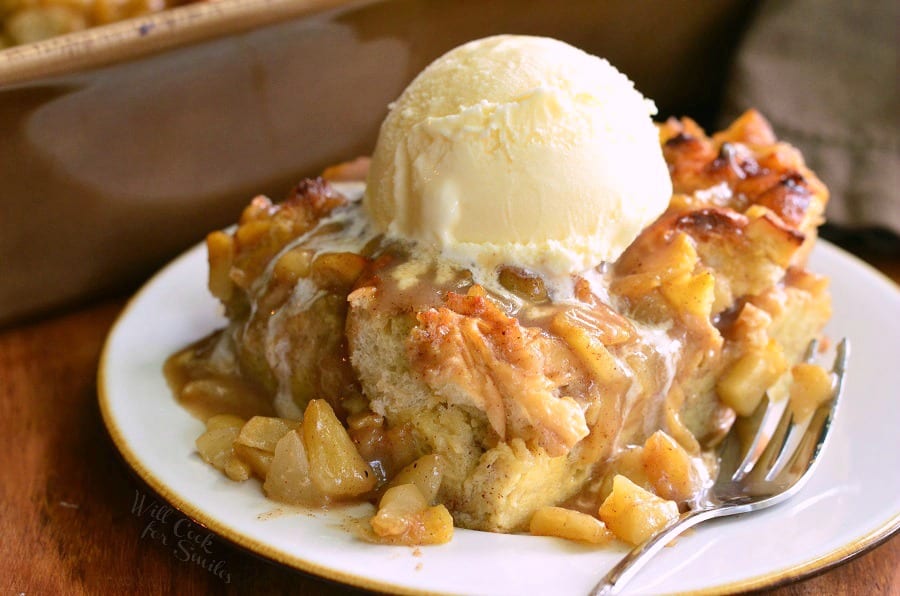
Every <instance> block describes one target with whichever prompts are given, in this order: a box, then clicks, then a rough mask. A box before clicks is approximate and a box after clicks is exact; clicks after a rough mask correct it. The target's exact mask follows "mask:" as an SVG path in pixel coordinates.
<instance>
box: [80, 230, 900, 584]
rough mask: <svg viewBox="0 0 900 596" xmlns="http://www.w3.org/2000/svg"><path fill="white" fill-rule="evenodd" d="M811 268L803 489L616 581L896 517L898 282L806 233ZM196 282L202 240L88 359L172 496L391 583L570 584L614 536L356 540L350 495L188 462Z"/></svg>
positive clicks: (788, 567)
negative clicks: (814, 435)
mask: <svg viewBox="0 0 900 596" xmlns="http://www.w3.org/2000/svg"><path fill="white" fill-rule="evenodd" d="M811 269H813V270H814V271H818V272H821V273H824V274H826V275H829V276H830V277H831V279H832V294H833V296H834V312H835V315H834V320H833V321H832V323H831V324H830V325H829V328H828V333H829V334H830V335H831V337H833V338H840V337H843V336H847V337H849V338H851V341H852V357H851V361H850V372H849V375H848V378H847V387H846V394H845V396H844V400H843V404H842V406H841V410H840V412H839V413H838V417H837V420H836V423H835V426H834V429H833V432H834V435H833V436H832V437H831V440H830V442H829V444H828V446H827V448H826V450H825V452H824V453H823V456H822V461H821V465H820V466H819V467H818V468H817V469H816V471H815V474H814V475H813V477H812V478H811V479H810V481H809V483H808V484H807V486H806V487H805V488H804V489H803V491H802V492H801V493H800V494H799V495H798V496H797V497H795V498H794V499H793V500H791V501H789V502H787V503H785V504H783V505H781V506H778V507H775V508H773V509H769V510H766V511H763V512H760V513H754V514H752V515H750V516H746V517H744V518H741V519H735V518H731V519H728V520H722V521H719V522H712V523H708V524H705V525H702V526H700V527H699V528H698V529H697V530H696V531H695V532H694V533H692V534H690V535H688V536H686V537H684V538H681V539H680V540H679V541H678V543H677V544H676V545H675V546H674V547H672V548H668V549H665V550H664V552H662V553H660V554H659V555H658V556H657V557H656V559H655V560H654V561H652V562H651V563H650V565H649V566H648V567H647V568H646V569H645V570H644V571H642V572H641V573H640V574H639V575H638V577H637V578H636V579H635V580H634V581H633V583H632V584H631V585H630V586H629V587H630V591H631V592H634V593H648V592H662V591H665V592H683V591H714V592H722V591H737V590H744V589H750V588H756V587H761V586H766V585H772V584H774V583H777V582H779V581H784V580H786V579H789V578H793V577H798V576H801V575H806V574H809V573H811V572H813V571H815V570H818V569H821V568H823V567H827V566H829V565H833V564H835V563H837V562H839V561H841V560H843V559H845V558H846V557H848V556H850V555H851V554H853V553H856V552H858V551H860V550H862V549H864V548H866V547H867V546H869V545H871V544H873V543H875V542H877V541H879V540H880V539H882V538H884V537H886V536H887V535H889V534H890V533H892V532H894V531H895V530H897V529H898V527H900V472H898V471H900V448H898V446H900V442H898V438H897V437H898V432H900V430H898V429H900V399H898V397H900V360H898V354H900V292H898V291H897V288H896V287H895V286H894V285H893V284H892V283H891V282H889V281H887V280H886V279H885V278H883V277H881V276H880V275H879V274H877V273H876V272H874V271H873V270H872V269H870V268H869V267H868V266H866V265H865V264H863V263H861V262H860V261H858V260H856V259H855V258H853V257H851V256H849V255H847V254H846V253H844V252H842V251H840V250H839V249H837V248H835V247H833V246H831V245H829V244H827V243H824V242H820V243H819V245H818V247H817V248H816V250H815V252H814V253H813V258H812V264H811ZM219 312H220V309H219V306H218V304H217V303H216V301H215V300H214V299H213V298H212V297H210V295H209V293H208V292H207V290H206V260H205V253H204V249H203V248H202V247H199V246H198V247H196V248H194V249H193V250H191V251H189V252H188V253H186V254H185V255H183V256H182V257H180V258H179V259H177V260H176V261H174V262H173V263H172V264H170V265H169V266H168V267H166V268H165V269H164V270H163V271H162V272H160V273H159V274H158V275H157V276H156V277H154V278H153V279H152V280H151V281H150V282H149V283H148V284H147V285H146V286H145V287H144V288H143V289H142V290H141V291H140V292H139V293H138V294H137V296H136V297H135V298H134V299H133V300H132V302H131V303H130V304H129V305H128V307H127V308H126V309H125V311H124V313H123V314H122V316H121V318H120V319H119V321H118V322H117V323H116V325H115V327H114V329H113V331H112V333H111V334H110V336H109V339H108V340H107V344H106V347H105V349H104V353H103V358H102V361H101V365H100V374H99V382H98V385H99V392H100V405H101V408H102V411H103V418H104V420H105V422H106V426H107V428H108V429H109V432H110V434H111V435H112V438H113V440H114V441H115V443H116V445H117V446H118V448H119V450H120V451H121V452H122V454H123V456H124V457H125V459H126V460H127V461H128V463H129V464H130V465H131V466H132V467H133V468H134V469H135V470H136V471H137V472H138V474H140V476H141V477H142V478H143V479H144V480H145V481H146V482H147V483H148V484H149V485H150V486H151V487H153V488H154V489H155V490H156V491H158V492H159V493H160V494H161V495H162V496H163V497H164V498H166V499H167V500H169V501H170V502H171V503H172V504H173V505H174V506H175V507H177V508H178V509H180V510H181V511H182V512H184V513H185V514H187V515H189V516H191V517H192V518H194V519H195V520H197V521H199V522H200V523H202V524H204V525H206V526H207V527H208V528H210V529H211V530H213V531H214V532H216V533H218V534H220V535H221V536H223V537H225V538H227V539H229V540H231V541H233V542H235V543H237V544H239V545H241V546H243V547H246V548H248V549H249V550H251V551H253V552H255V553H257V554H260V555H262V556H265V557H268V558H270V559H273V560H275V561H278V562H280V563H283V564H285V565H288V566H291V567H295V568H297V569H301V570H304V571H308V572H311V573H314V574H317V575H321V576H323V577H327V578H330V579H333V580H337V581H342V582H346V583H348V584H353V585H357V586H362V587H366V588H371V589H379V590H385V591H391V592H421V591H428V592H438V593H466V594H474V593H481V594H513V593H514V594H528V593H531V594H551V593H552V594H564V593H565V594H584V593H586V592H587V591H588V590H589V588H590V587H591V586H592V585H593V584H594V583H595V582H596V581H597V579H598V578H599V577H600V576H601V575H602V574H603V573H604V572H605V571H606V570H607V569H609V568H610V567H611V566H612V565H613V564H614V563H615V562H616V561H617V560H618V559H619V558H620V557H621V556H622V555H623V554H624V552H625V549H624V547H622V548H613V549H596V548H590V547H586V546H581V545H578V544H574V543H569V542H565V541H562V540H557V539H553V538H538V537H531V536H519V535H516V536H510V535H501V534H489V533H484V532H475V531H469V530H457V531H456V532H455V535H454V537H453V540H452V542H451V543H450V544H447V545H443V546H437V547H423V548H421V549H411V548H408V547H389V546H378V545H372V544H367V543H364V542H361V541H359V540H357V539H355V538H354V536H353V535H352V534H351V533H350V532H348V531H346V530H344V529H341V524H342V523H343V522H345V521H346V517H347V515H348V514H358V515H361V514H363V513H365V511H366V507H367V506H359V507H356V508H355V509H353V510H350V511H346V510H345V511H332V512H316V513H314V514H312V515H309V514H305V513H298V512H294V513H291V514H287V515H281V516H270V517H268V518H267V516H265V515H261V514H265V513H266V512H270V511H272V510H273V509H274V508H275V505H274V504H273V503H272V502H270V501H268V500H266V499H265V498H264V497H263V495H262V492H261V490H260V487H259V484H258V483H257V482H256V481H254V480H250V481H247V482H245V483H243V484H237V483H233V482H231V481H229V480H227V479H226V478H225V477H224V476H223V475H222V474H220V473H219V472H217V471H215V470H214V469H212V468H211V467H210V466H208V465H206V464H205V463H203V462H202V461H201V460H200V458H199V457H198V456H197V454H196V453H195V451H194V439H195V438H196V437H197V436H198V435H199V434H200V433H201V431H202V429H203V425H202V424H201V423H200V422H198V421H197V420H195V419H194V418H192V417H191V416H190V415H188V413H187V412H186V411H185V410H183V409H182V408H181V407H180V406H179V405H178V404H177V403H176V402H175V400H174V399H173V398H172V395H171V394H170V392H169V389H168V387H167V386H166V382H165V380H164V378H163V375H162V365H163V361H164V360H165V358H166V357H167V356H168V355H169V354H171V353H172V352H174V351H175V350H177V349H178V348H181V347H182V346H184V345H186V344H187V343H189V342H192V341H194V340H196V339H198V338H200V337H202V336H204V335H206V334H207V333H209V332H210V331H211V330H213V329H215V328H217V327H220V326H222V324H223V322H224V320H223V319H222V318H221V317H220V316H218V314H217V313H219Z"/></svg>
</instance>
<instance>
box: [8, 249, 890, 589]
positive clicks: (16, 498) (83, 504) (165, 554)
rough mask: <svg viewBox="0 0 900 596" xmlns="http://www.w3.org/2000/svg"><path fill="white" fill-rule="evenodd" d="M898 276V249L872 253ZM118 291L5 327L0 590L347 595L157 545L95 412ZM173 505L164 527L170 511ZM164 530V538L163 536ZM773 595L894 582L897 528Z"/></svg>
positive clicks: (223, 555) (221, 551) (150, 496)
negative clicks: (883, 255)
mask: <svg viewBox="0 0 900 596" xmlns="http://www.w3.org/2000/svg"><path fill="white" fill-rule="evenodd" d="M870 261H872V262H873V263H874V264H875V265H876V266H878V267H879V268H881V269H882V271H884V272H885V273H886V274H887V275H889V276H890V277H892V278H893V279H894V280H895V281H897V282H898V283H900V258H892V259H880V260H873V259H870ZM123 304H124V299H116V300H110V301H106V302H101V303H98V304H93V305H90V306H86V307H83V308H80V309H78V310H74V311H71V312H67V313H64V314H60V315H57V316H54V317H50V318H47V319H45V320H43V321H40V322H37V323H32V324H28V325H23V326H19V327H14V328H10V329H6V330H2V331H0V470H2V476H3V482H2V485H0V495H2V497H0V591H2V593H3V594H28V595H31V594H106V593H110V594H120V593H121V594H125V593H129V594H133V593H140V594H161V593H178V594H193V593H206V592H212V593H239V594H249V593H266V594H275V593H282V592H284V593H288V592H290V593H292V594H344V593H348V592H351V591H352V590H351V589H350V588H347V587H344V586H338V585H335V584H331V583H327V582H325V581H323V580H319V579H316V578H313V577H309V576H306V575H304V574H301V573H298V572H294V571H291V570H288V569H285V568H283V567H280V566H278V565H275V564H272V563H270V562H268V561H265V560H262V559H258V558H256V557H255V556H253V555H250V554H248V553H246V552H244V551H242V550H240V549H238V548H237V547H234V546H232V545H230V544H228V543H226V542H224V541H223V540H222V539H220V538H217V537H212V538H211V543H208V544H207V546H206V550H207V551H209V554H208V560H209V561H210V563H209V564H208V567H209V568H204V567H202V566H200V565H198V564H196V563H193V562H191V561H190V560H188V561H184V560H183V558H184V557H183V556H182V555H181V554H179V553H178V552H177V551H176V550H175V549H173V547H172V545H171V544H163V543H162V540H163V537H164V536H165V533H164V532H163V533H157V532H156V531H155V530H154V528H153V526H152V524H151V521H152V518H151V517H150V513H149V512H147V511H145V512H144V513H143V514H140V513H139V512H137V511H136V502H138V504H139V503H140V502H141V500H142V499H143V504H144V505H145V506H146V505H148V504H150V502H151V501H154V500H156V501H158V502H160V503H161V502H162V501H161V499H159V497H158V496H156V495H155V494H154V493H153V492H152V491H151V490H149V489H148V488H147V487H146V486H145V485H144V484H143V483H142V482H141V481H140V480H138V479H137V478H136V477H135V476H134V475H133V474H132V473H131V472H130V470H129V468H128V467H127V466H126V465H125V464H124V463H123V462H122V460H121V459H120V458H119V457H118V452H117V451H116V449H115V447H114V446H113V444H112V442H111V441H110V439H109V437H108V436H107V434H106V431H105V429H104V427H103V423H102V421H101V419H100V412H99V409H98V406H97V398H96V381H95V376H96V371H97V363H98V357H99V354H100V350H101V347H102V345H103V341H104V339H105V337H106V334H107V332H108V331H109V328H110V326H111V325H112V324H113V321H114V320H115V318H116V315H117V314H118V313H119V311H120V310H121V308H122V306H123ZM177 516H178V514H177V512H172V513H171V514H170V517H169V518H168V519H167V524H169V527H170V525H171V524H173V523H174V520H176V519H177ZM170 541H171V538H170ZM770 593H772V594H777V595H779V596H786V595H813V594H815V595H819V594H872V595H875V594H882V595H887V594H898V593H900V536H896V535H895V536H894V537H893V538H891V539H889V540H888V541H887V542H886V543H884V544H882V545H881V546H879V547H877V548H875V549H874V550H872V551H870V552H868V553H866V554H864V555H862V556H860V557H859V558H857V559H855V560H853V561H852V562H850V563H847V564H844V565H841V566H839V567H837V568H836V569H834V570H831V571H828V572H827V573H825V574H823V575H820V576H818V577H814V578H812V579H807V580H806V581H803V582H801V583H795V584H791V585H787V586H784V587H781V588H779V589H777V590H774V591H771V592H770Z"/></svg>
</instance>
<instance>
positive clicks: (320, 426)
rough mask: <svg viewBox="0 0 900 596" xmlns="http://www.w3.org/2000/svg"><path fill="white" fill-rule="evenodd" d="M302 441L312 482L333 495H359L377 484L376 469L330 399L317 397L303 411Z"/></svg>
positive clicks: (320, 489) (338, 496) (337, 497)
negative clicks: (339, 418)
mask: <svg viewBox="0 0 900 596" xmlns="http://www.w3.org/2000/svg"><path fill="white" fill-rule="evenodd" d="M301 430H302V433H303V443H304V446H305V447H306V451H307V453H308V455H309V465H310V468H309V473H310V476H311V477H312V481H313V484H314V485H315V486H316V488H317V489H318V490H319V492H321V493H322V494H323V495H324V496H326V497H328V498H330V499H348V498H352V497H358V496H360V495H362V494H364V493H367V492H369V491H370V490H372V489H373V488H375V482H376V478H375V473H374V472H373V471H372V468H370V467H369V464H367V463H366V462H365V460H363V458H362V457H361V456H360V455H359V452H358V451H357V450H356V446H355V445H354V444H353V441H352V440H351V439H350V435H348V434H347V429H345V428H344V426H343V425H342V424H341V422H340V420H338V419H337V416H335V415H334V410H332V409H331V406H330V405H328V402H326V401H324V400H321V399H314V400H311V401H310V402H309V405H308V406H307V407H306V412H304V414H303V423H302V425H301Z"/></svg>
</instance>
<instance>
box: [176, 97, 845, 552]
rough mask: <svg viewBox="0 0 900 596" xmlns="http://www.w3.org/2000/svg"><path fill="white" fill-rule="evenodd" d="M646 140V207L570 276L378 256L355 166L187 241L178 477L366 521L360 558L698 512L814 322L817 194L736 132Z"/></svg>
mask: <svg viewBox="0 0 900 596" xmlns="http://www.w3.org/2000/svg"><path fill="white" fill-rule="evenodd" d="M656 133H657V134H658V143H659V147H660V148H661V152H662V156H663V158H664V160H665V164H666V165H667V167H668V174H669V176H670V180H671V186H672V193H671V198H670V200H669V202H668V207H667V208H665V211H664V212H663V213H662V214H661V215H659V216H658V217H656V218H655V220H653V221H652V223H650V224H649V225H647V226H646V227H643V229H642V230H640V232H639V233H638V234H637V236H636V238H634V240H633V241H631V242H630V244H628V245H627V247H626V248H625V249H624V251H623V252H621V254H620V255H617V256H616V258H614V259H609V260H604V261H603V262H601V263H600V264H598V265H596V266H593V267H590V268H587V269H583V270H579V271H578V272H577V273H574V274H567V275H558V274H556V273H554V272H548V270H546V269H543V270H541V269H540V268H539V267H535V268H531V269H530V268H528V267H523V266H521V263H518V262H515V263H502V262H501V263H492V265H493V266H492V267H489V268H488V267H483V266H477V265H466V263H465V262H461V261H459V260H454V259H447V258H444V256H443V255H442V254H441V253H440V252H435V251H423V250H420V249H419V246H418V244H417V243H416V242H413V241H410V240H409V239H408V238H403V237H398V236H396V235H391V234H389V233H385V232H384V229H380V228H379V227H378V226H377V225H373V221H372V218H371V217H370V216H369V214H368V213H367V211H366V206H365V201H366V200H368V199H365V200H364V199H362V197H363V194H364V192H365V184H364V180H365V179H366V170H367V168H368V165H369V162H368V160H358V161H357V162H353V163H351V164H344V165H342V166H337V167H335V168H331V169H329V170H326V172H324V174H323V176H322V177H321V178H317V179H309V180H304V181H303V182H301V183H300V184H299V185H298V186H297V187H296V188H295V189H294V190H293V191H292V192H291V194H290V195H289V196H288V197H287V198H286V199H285V200H284V201H282V202H280V203H277V204H275V203H273V202H271V201H270V200H269V199H267V198H265V197H256V198H255V199H253V200H252V201H251V203H250V205H249V206H248V207H247V208H246V209H245V210H244V212H243V214H242V215H241V217H240V220H239V222H238V224H237V226H236V228H234V229H233V230H229V231H217V232H213V233H212V234H210V235H209V236H208V237H207V248H208V254H209V264H210V273H209V288H210V291H211V292H212V293H213V294H214V295H215V296H216V297H217V298H218V299H219V300H220V301H221V302H222V304H223V305H224V308H225V313H226V315H227V317H228V319H229V324H228V326H227V327H226V328H225V329H223V330H221V331H219V332H217V333H216V334H214V335H213V336H211V337H209V338H207V339H205V340H203V341H201V342H199V343H198V344H196V345H194V346H191V347H189V348H187V349H185V350H184V351H182V352H179V353H178V354H176V355H174V356H173V357H172V358H171V359H170V360H169V362H168V363H167V365H166V366H167V374H168V377H169V380H170V383H171V385H172V387H173V390H174V391H175V393H176V395H177V396H178V398H179V400H180V401H181V402H182V403H183V404H185V405H186V406H187V407H189V408H191V409H192V411H194V412H195V413H196V414H197V415H199V416H201V417H203V418H204V419H207V420H208V430H207V432H206V433H205V434H204V435H203V436H202V437H201V438H200V439H199V440H198V450H199V451H200V453H201V455H203V457H204V458H205V459H207V461H210V463H212V464H213V465H215V466H216V467H218V468H219V469H222V470H223V471H224V472H225V473H226V474H228V476H229V477H231V478H232V479H235V480H244V479H247V478H248V477H249V476H251V475H253V476H256V477H258V478H259V479H260V480H261V481H263V483H264V484H263V489H264V490H265V491H266V493H267V494H268V495H269V496H270V497H272V498H274V499H276V500H280V501H285V502H290V503H300V504H304V505H319V504H323V503H328V502H331V501H336V500H346V499H368V500H374V501H379V500H380V504H379V509H378V512H377V513H376V515H375V516H374V517H373V519H372V521H371V530H372V531H371V532H370V533H367V537H368V538H370V539H372V540H376V541H381V542H389V543H413V544H427V543H437V542H443V541H446V540H447V539H449V536H450V534H451V533H452V525H456V526H459V527H464V528H471V529H477V530H486V531H492V532H517V531H523V530H527V529H529V528H530V529H531V531H532V532H533V533H538V534H542V533H550V534H553V535H558V536H563V537H570V538H572V537H574V538H576V539H580V540H586V541H589V542H603V541H606V540H608V539H609V538H610V536H612V535H615V536H616V537H618V538H620V539H623V540H626V541H629V542H635V543H636V542H640V541H641V540H642V539H644V538H646V537H647V536H648V535H649V534H652V533H653V532H655V531H656V530H658V529H660V528H661V527H663V526H665V525H666V524H668V523H669V522H670V521H671V520H672V519H673V518H674V517H676V516H677V515H678V512H679V510H684V509H686V508H689V507H692V506H695V505H697V504H699V503H702V502H703V500H704V498H705V493H706V491H707V490H708V488H709V486H710V484H711V479H712V478H714V477H715V474H716V461H715V457H714V455H713V451H714V448H715V446H716V445H717V443H718V442H719V441H720V440H721V439H722V438H723V437H724V435H725V434H726V433H727V432H728V431H729V429H730V428H731V426H732V424H733V423H734V422H735V419H736V417H739V416H749V415H751V414H752V413H753V412H754V410H755V409H756V406H757V405H758V404H759V402H760V400H761V398H762V396H763V395H764V394H765V393H767V392H768V394H769V396H770V397H771V398H772V399H787V396H788V393H789V390H790V386H791V383H792V382H793V381H792V378H793V377H792V373H791V370H792V367H793V366H794V365H795V364H796V363H798V362H799V361H800V359H801V357H802V352H803V351H804V348H805V347H806V345H807V344H808V342H809V340H810V339H811V338H813V337H815V336H817V335H818V334H819V333H820V332H821V330H822V328H823V327H824V325H825V323H826V321H827V320H828V318H829V316H830V303H829V296H828V293H827V281H826V280H825V279H823V278H822V277H820V276H817V275H815V274H813V273H811V272H809V271H807V270H806V269H805V268H804V264H805V262H806V258H807V256H808V254H809V251H810V250H811V248H812V246H813V243H814V242H815V239H816V228H817V226H818V225H819V224H820V223H821V222H822V220H823V213H824V207H825V203H826V201H827V198H828V194H827V190H826V189H825V187H824V186H823V184H822V183H821V182H820V181H819V179H818V178H817V177H816V176H815V174H813V173H812V172H811V171H810V170H808V169H807V168H806V167H805V165H804V163H803V159H802V157H801V156H800V154H799V153H798V152H797V150H795V149H794V148H792V147H791V146H789V145H787V144H785V143H781V142H779V141H778V140H777V139H776V137H775V135H774V134H773V132H772V129H771V128H770V126H769V125H768V123H767V122H766V121H765V120H764V118H763V117H762V116H761V115H760V114H758V113H757V112H755V111H752V110H751V111H748V112H747V113H745V114H744V115H743V116H741V117H740V118H739V119H738V120H736V121H735V122H734V123H733V124H732V125H731V126H730V127H729V128H728V129H726V130H724V131H722V132H719V133H716V134H714V135H712V136H707V135H706V134H705V133H704V131H703V130H701V128H700V127H699V126H698V125H697V124H696V123H694V122H693V121H692V120H690V119H689V118H683V119H680V120H676V119H670V120H668V121H667V122H665V123H662V124H659V125H657V127H656ZM638 165H640V164H638ZM636 172H637V175H639V174H640V167H638V168H637V170H636ZM369 180H370V184H371V181H372V177H371V176H370V177H369ZM451 517H452V520H451ZM598 519H599V521H598ZM573 528H574V529H573Z"/></svg>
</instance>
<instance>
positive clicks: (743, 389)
mask: <svg viewBox="0 0 900 596" xmlns="http://www.w3.org/2000/svg"><path fill="white" fill-rule="evenodd" d="M786 370H787V362H785V359H784V352H783V351H782V349H781V346H780V345H778V342H776V341H775V340H770V341H769V343H768V345H767V346H766V347H765V348H764V349H761V350H751V351H748V352H747V353H746V354H744V355H743V356H741V357H740V358H739V359H738V360H737V361H736V362H734V363H733V364H732V365H731V366H729V367H728V369H727V370H726V371H725V373H724V374H723V375H722V377H721V378H720V379H719V382H718V383H717V384H716V391H717V392H718V394H719V398H720V399H721V400H722V402H723V403H724V404H725V405H727V406H730V407H731V408H733V409H734V411H735V412H737V413H738V415H740V416H749V415H750V414H752V413H753V411H754V410H755V409H756V407H757V406H758V405H759V402H760V400H761V399H762V396H763V394H764V393H765V392H766V390H767V389H768V388H769V387H771V386H772V385H773V384H774V383H775V381H777V380H778V377H780V376H781V375H782V374H783V373H784V372H785V371H786Z"/></svg>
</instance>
